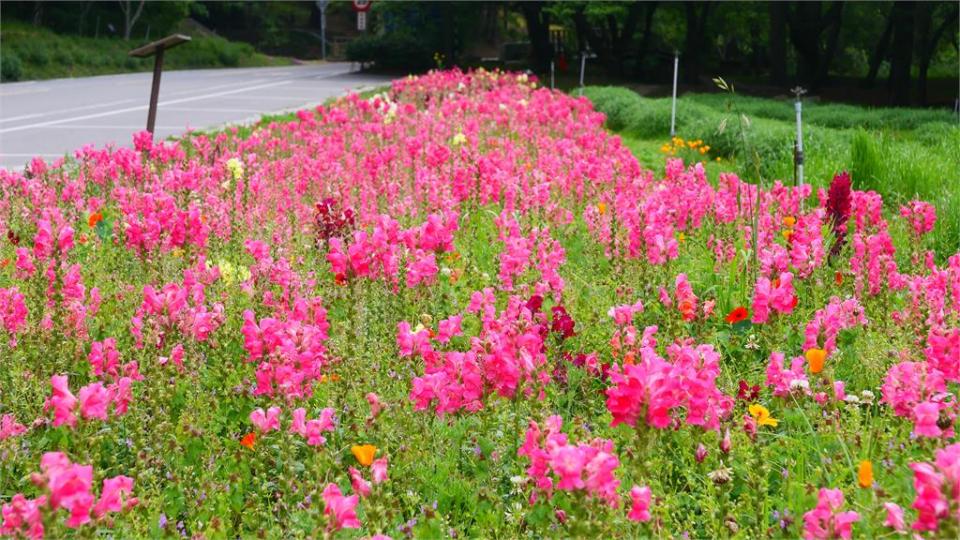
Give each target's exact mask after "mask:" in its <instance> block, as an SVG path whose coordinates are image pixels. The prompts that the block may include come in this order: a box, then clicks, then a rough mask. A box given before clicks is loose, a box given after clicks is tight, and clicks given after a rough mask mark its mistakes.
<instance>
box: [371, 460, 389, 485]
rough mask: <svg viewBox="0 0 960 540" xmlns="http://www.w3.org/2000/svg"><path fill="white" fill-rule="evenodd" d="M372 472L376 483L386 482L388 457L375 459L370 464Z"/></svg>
mask: <svg viewBox="0 0 960 540" xmlns="http://www.w3.org/2000/svg"><path fill="white" fill-rule="evenodd" d="M370 473H371V474H372V475H373V483H374V484H382V483H383V482H386V481H387V480H388V479H387V458H386V457H382V458H380V459H375V460H373V463H371V464H370Z"/></svg>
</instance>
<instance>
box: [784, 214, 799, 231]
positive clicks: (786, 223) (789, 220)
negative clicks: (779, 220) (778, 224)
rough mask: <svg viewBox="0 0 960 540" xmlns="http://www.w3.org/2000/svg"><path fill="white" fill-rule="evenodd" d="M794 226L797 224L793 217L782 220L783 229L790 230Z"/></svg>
mask: <svg viewBox="0 0 960 540" xmlns="http://www.w3.org/2000/svg"><path fill="white" fill-rule="evenodd" d="M796 224H797V218H795V217H793V216H786V217H784V218H783V226H784V227H788V228H792V227H793V226H794V225H796Z"/></svg>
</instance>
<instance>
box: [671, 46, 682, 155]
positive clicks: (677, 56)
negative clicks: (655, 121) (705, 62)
mask: <svg viewBox="0 0 960 540" xmlns="http://www.w3.org/2000/svg"><path fill="white" fill-rule="evenodd" d="M679 69H680V52H679V51H674V53H673V104H672V106H671V107H670V137H671V138H673V137H674V136H675V135H676V134H677V70H679Z"/></svg>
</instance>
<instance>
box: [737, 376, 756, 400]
mask: <svg viewBox="0 0 960 540" xmlns="http://www.w3.org/2000/svg"><path fill="white" fill-rule="evenodd" d="M759 397H760V385H759V384H755V385H753V386H750V385H749V384H747V381H745V380H743V379H740V383H739V388H738V389H737V398H738V399H740V400H743V401H756V400H757V398H759Z"/></svg>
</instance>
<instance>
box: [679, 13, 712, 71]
mask: <svg viewBox="0 0 960 540" xmlns="http://www.w3.org/2000/svg"><path fill="white" fill-rule="evenodd" d="M698 5H699V10H698V9H697V7H698ZM712 5H713V4H695V3H693V2H685V3H684V7H685V8H686V12H687V30H686V35H685V37H684V46H683V62H681V64H682V65H683V78H684V81H686V82H687V83H690V84H695V83H696V82H697V81H698V80H699V78H700V63H701V59H702V58H703V50H704V48H705V45H706V41H707V38H706V29H707V17H708V16H709V14H710V7H711V6H712Z"/></svg>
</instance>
